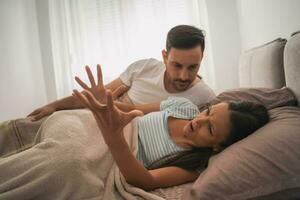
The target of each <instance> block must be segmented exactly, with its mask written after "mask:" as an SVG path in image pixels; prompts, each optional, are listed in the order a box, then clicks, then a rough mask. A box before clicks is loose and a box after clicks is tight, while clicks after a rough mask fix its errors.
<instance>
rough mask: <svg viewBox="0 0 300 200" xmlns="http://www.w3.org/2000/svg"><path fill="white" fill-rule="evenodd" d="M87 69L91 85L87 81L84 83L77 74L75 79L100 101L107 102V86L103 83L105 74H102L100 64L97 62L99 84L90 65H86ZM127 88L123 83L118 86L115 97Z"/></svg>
mask: <svg viewBox="0 0 300 200" xmlns="http://www.w3.org/2000/svg"><path fill="white" fill-rule="evenodd" d="M85 71H86V73H87V75H88V78H89V80H90V83H91V87H89V86H88V85H87V84H86V83H84V82H83V81H82V80H81V79H80V78H79V77H77V76H75V80H76V81H77V83H78V84H79V85H80V86H81V87H82V88H83V89H85V90H88V91H90V92H91V93H92V94H93V95H94V96H95V98H96V99H97V100H98V101H99V102H101V103H106V99H107V98H106V93H105V87H104V85H103V78H102V77H103V76H102V70H101V66H100V65H99V64H97V78H98V82H97V84H96V82H95V79H94V76H93V74H92V71H91V69H90V68H89V66H85ZM126 90H127V88H126V87H125V86H123V85H122V86H120V87H119V88H117V89H116V90H115V91H114V92H113V94H112V97H113V99H115V98H117V97H118V96H120V95H121V94H123V93H124V92H126Z"/></svg>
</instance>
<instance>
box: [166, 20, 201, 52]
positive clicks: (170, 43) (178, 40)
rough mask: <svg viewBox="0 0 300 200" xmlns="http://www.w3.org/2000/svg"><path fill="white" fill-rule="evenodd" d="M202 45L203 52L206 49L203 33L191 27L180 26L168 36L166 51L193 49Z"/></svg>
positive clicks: (173, 29)
mask: <svg viewBox="0 0 300 200" xmlns="http://www.w3.org/2000/svg"><path fill="white" fill-rule="evenodd" d="M198 45H200V46H201V48H202V51H204V48H205V38H204V34H203V31H202V30H200V29H198V28H196V27H194V26H190V25H178V26H175V27H173V28H172V29H171V30H170V31H169V32H168V35H167V42H166V49H167V52H169V51H170V49H171V48H172V47H173V48H176V49H191V48H194V47H196V46H198Z"/></svg>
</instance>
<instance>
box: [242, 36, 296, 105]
mask: <svg viewBox="0 0 300 200" xmlns="http://www.w3.org/2000/svg"><path fill="white" fill-rule="evenodd" d="M239 82H240V84H239V86H240V87H266V88H281V87H283V86H287V87H289V88H290V89H291V90H292V91H293V92H294V94H295V96H296V97H297V99H298V106H300V31H298V32H295V33H293V34H292V35H291V38H289V39H288V40H286V39H282V38H278V39H276V40H273V41H271V42H268V43H266V44H264V45H261V46H259V47H256V48H253V49H250V50H248V51H246V52H244V53H243V54H242V55H241V57H240V63H239Z"/></svg>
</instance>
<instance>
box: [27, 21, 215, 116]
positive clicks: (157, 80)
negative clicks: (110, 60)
mask: <svg viewBox="0 0 300 200" xmlns="http://www.w3.org/2000/svg"><path fill="white" fill-rule="evenodd" d="M204 49H205V41H204V35H203V33H202V31H201V30H199V29H198V28H196V27H193V26H189V25H179V26H175V27H173V28H172V29H171V30H170V31H169V32H168V35H167V41H166V50H163V51H162V56H163V62H160V61H158V60H155V59H153V58H151V59H144V60H139V61H137V62H134V63H133V64H131V65H130V66H129V67H128V68H127V69H126V70H125V71H124V72H123V73H122V74H121V75H120V77H119V78H117V79H116V80H114V81H112V82H111V83H109V84H107V85H106V88H107V89H110V90H112V91H113V92H115V93H114V94H115V96H116V97H117V96H119V95H120V94H121V93H122V90H117V88H120V86H124V87H123V89H124V88H125V89H128V91H127V94H125V95H126V96H127V97H128V98H127V99H128V100H129V101H131V103H133V104H145V103H154V102H160V101H162V100H164V99H166V98H168V97H169V96H182V97H185V98H188V99H190V100H191V101H192V102H193V103H194V104H196V105H200V104H203V103H206V102H209V101H210V100H212V99H213V98H214V97H215V94H214V92H213V91H212V90H211V89H210V88H209V87H208V86H207V85H206V84H205V83H204V81H203V80H201V77H199V76H198V75H197V74H198V71H199V68H200V63H201V60H202V58H203V51H204ZM99 68H100V67H99ZM86 71H87V74H88V76H89V77H91V76H92V73H91V71H90V69H89V68H88V67H87V68H86ZM98 77H99V76H98ZM76 80H77V82H78V81H79V80H78V78H76ZM91 84H92V86H93V87H91V88H94V89H93V90H92V91H91V92H93V93H94V95H96V97H97V85H96V83H95V81H92V82H91ZM123 91H124V90H123ZM82 107H83V106H82V105H81V103H80V102H79V101H78V100H77V99H75V98H74V97H73V96H70V97H66V98H63V99H61V100H57V101H55V102H52V103H50V104H48V105H46V106H43V107H41V108H39V109H37V110H35V111H34V112H32V113H31V114H29V116H30V117H32V119H33V120H39V119H41V118H42V117H44V116H47V115H50V114H52V113H53V112H55V111H57V110H64V109H76V108H82Z"/></svg>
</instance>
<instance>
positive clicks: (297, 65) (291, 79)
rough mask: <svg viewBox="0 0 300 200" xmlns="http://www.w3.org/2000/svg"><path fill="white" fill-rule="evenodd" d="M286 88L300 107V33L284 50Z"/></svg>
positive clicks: (293, 36)
mask: <svg viewBox="0 0 300 200" xmlns="http://www.w3.org/2000/svg"><path fill="white" fill-rule="evenodd" d="M284 74H285V80H286V86H287V87H289V88H291V89H292V91H293V92H294V94H295V95H296V97H297V99H298V106H299V107H300V31H298V32H296V33H294V34H292V36H291V38H290V39H289V40H288V42H287V44H286V45H285V48H284Z"/></svg>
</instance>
